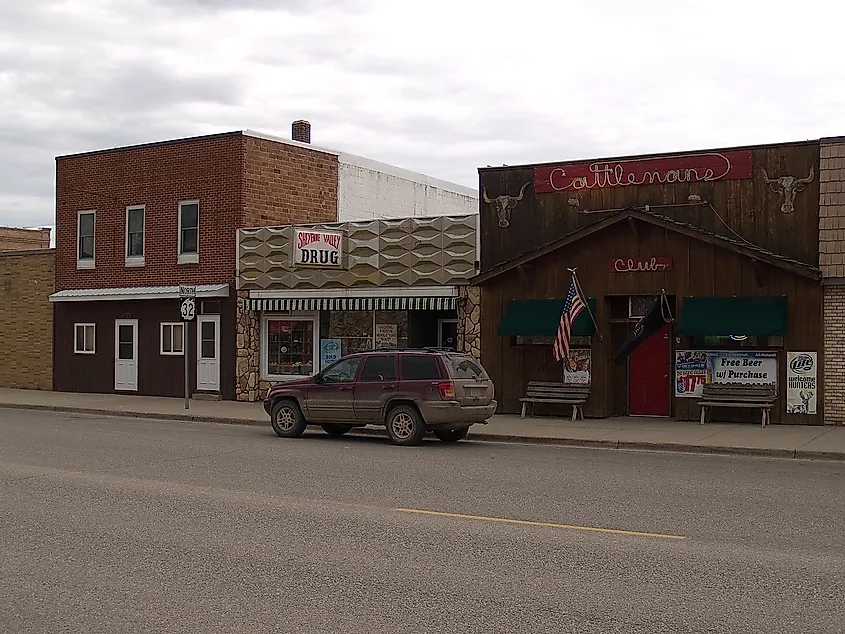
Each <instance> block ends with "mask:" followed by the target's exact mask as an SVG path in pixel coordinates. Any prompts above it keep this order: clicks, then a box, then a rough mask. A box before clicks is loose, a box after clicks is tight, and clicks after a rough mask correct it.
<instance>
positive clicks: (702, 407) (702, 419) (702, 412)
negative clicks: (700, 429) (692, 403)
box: [699, 405, 705, 425]
mask: <svg viewBox="0 0 845 634" xmlns="http://www.w3.org/2000/svg"><path fill="white" fill-rule="evenodd" d="M704 410H705V407H704V405H702V406H701V422H700V423H699V425H703V424H704Z"/></svg>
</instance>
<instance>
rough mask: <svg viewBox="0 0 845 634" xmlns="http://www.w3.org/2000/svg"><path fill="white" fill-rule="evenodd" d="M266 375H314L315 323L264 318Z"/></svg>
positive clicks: (292, 319)
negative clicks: (265, 328)
mask: <svg viewBox="0 0 845 634" xmlns="http://www.w3.org/2000/svg"><path fill="white" fill-rule="evenodd" d="M266 352H267V357H266V358H267V374H268V375H269V376H310V375H312V374H314V366H315V364H314V361H315V360H314V322H313V321H312V320H310V319H296V318H286V319H282V318H275V319H273V318H269V319H267V351H266Z"/></svg>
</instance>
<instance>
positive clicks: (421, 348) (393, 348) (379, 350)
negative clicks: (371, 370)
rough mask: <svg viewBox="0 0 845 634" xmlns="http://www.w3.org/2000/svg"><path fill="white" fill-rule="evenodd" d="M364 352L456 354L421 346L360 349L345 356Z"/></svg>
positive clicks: (452, 350)
mask: <svg viewBox="0 0 845 634" xmlns="http://www.w3.org/2000/svg"><path fill="white" fill-rule="evenodd" d="M365 352H457V350H456V349H455V348H448V347H440V348H439V347H437V346H422V347H419V348H400V347H398V346H384V347H382V348H361V349H359V350H355V351H354V352H349V353H347V354H346V355H345V356H349V355H351V354H362V353H365Z"/></svg>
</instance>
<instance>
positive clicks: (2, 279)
mask: <svg viewBox="0 0 845 634" xmlns="http://www.w3.org/2000/svg"><path fill="white" fill-rule="evenodd" d="M54 275H55V252H54V251H53V250H52V249H45V250H38V251H17V252H8V253H2V254H0V341H2V342H3V345H2V346H0V387H10V388H25V389H35V390H52V389H53V307H52V306H51V305H50V301H49V299H48V298H49V296H50V294H51V293H52V292H53V290H54V279H55V278H54Z"/></svg>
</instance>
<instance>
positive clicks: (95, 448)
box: [0, 409, 845, 634]
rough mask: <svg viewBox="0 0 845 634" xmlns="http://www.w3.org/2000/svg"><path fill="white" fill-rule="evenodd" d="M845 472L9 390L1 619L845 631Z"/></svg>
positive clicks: (162, 624) (96, 624)
mask: <svg viewBox="0 0 845 634" xmlns="http://www.w3.org/2000/svg"><path fill="white" fill-rule="evenodd" d="M844 485H845V465H843V464H841V463H825V462H802V461H797V460H788V461H787V460H782V461H781V460H773V459H763V458H740V457H737V458H731V457H719V456H690V455H675V454H667V453H659V454H649V453H643V452H630V453H629V452H624V451H604V450H590V449H568V448H559V447H535V446H520V445H499V444H493V443H482V442H464V443H459V444H457V445H454V446H449V445H445V444H442V443H439V442H437V441H432V442H430V443H426V444H425V445H424V446H422V447H419V448H398V447H393V446H391V445H389V444H387V442H386V441H383V440H381V439H377V438H367V437H362V438H354V437H345V438H341V439H332V438H329V437H327V436H325V435H323V434H322V433H321V432H315V433H314V434H313V435H312V436H310V437H308V438H303V439H299V440H282V439H280V438H277V437H276V436H275V435H274V434H273V433H272V431H271V430H270V429H269V427H267V428H263V427H237V426H225V425H213V424H193V423H176V422H164V421H149V420H129V419H119V418H106V417H96V416H83V415H73V414H61V413H57V414H53V413H45V412H27V411H21V410H6V409H0V509H2V514H0V631H2V632H9V633H15V634H23V633H28V632H38V633H44V632H49V633H54V632H55V633H58V632H86V633H94V632H109V633H112V632H120V633H121V634H126V633H130V632H203V633H205V632H226V633H230V632H231V633H234V632H249V633H259V632H304V633H324V632H325V633H330V632H331V633H334V632H338V633H341V632H342V633H344V634H350V633H357V632H361V633H368V634H369V633H372V634H380V633H382V632H391V633H393V632H414V633H421V632H425V633H440V632H455V633H461V634H464V633H473V632H483V633H485V634H489V633H493V632H496V633H498V632H507V633H512V632H526V633H531V634H537V633H540V632H555V633H568V632H578V633H588V632H589V633H599V634H602V633H609V632H619V633H623V632H624V633H625V634H630V633H639V632H643V633H648V634H654V633H656V632H671V633H681V632H690V633H696V634H698V633H701V632H730V633H731V634H736V633H740V632H766V633H767V634H770V633H776V632H789V633H790V634H794V633H795V632H813V633H814V634H821V633H826V632H845V606H844V605H843V601H845V599H844V598H845V527H843V521H842V520H843V507H845V504H843V503H845V494H843V491H845V486H844ZM397 509H407V510H406V511H401V510H397ZM420 510H422V511H434V512H436V513H445V514H449V515H431V514H420V513H417V512H409V511H420ZM481 518H506V519H514V520H520V521H522V522H524V523H515V522H499V521H491V520H490V519H481ZM595 528H600V529H609V531H595V530H590V529H595ZM614 531H616V532H614ZM639 533H645V534H639ZM681 538H682V539H681Z"/></svg>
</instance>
